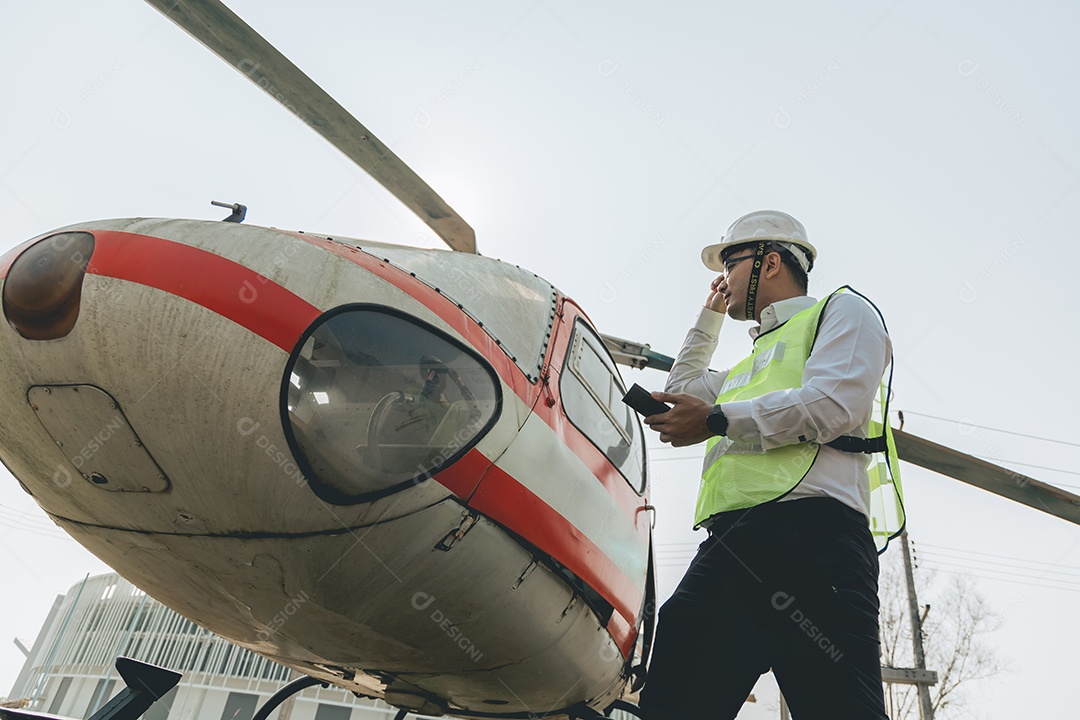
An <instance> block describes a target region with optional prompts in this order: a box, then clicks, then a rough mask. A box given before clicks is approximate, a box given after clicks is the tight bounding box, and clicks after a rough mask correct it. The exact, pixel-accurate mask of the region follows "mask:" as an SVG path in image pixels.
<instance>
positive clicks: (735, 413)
mask: <svg viewBox="0 0 1080 720" xmlns="http://www.w3.org/2000/svg"><path fill="white" fill-rule="evenodd" d="M721 407H722V408H723V410H724V417H726V418H727V421H728V425H727V437H729V438H731V439H732V440H734V441H735V442H743V443H754V444H755V445H760V444H761V431H759V430H758V426H757V423H756V422H754V417H753V406H752V405H751V403H750V401H749V400H735V401H732V402H726V403H722V404H721Z"/></svg>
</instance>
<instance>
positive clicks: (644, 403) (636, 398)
mask: <svg viewBox="0 0 1080 720" xmlns="http://www.w3.org/2000/svg"><path fill="white" fill-rule="evenodd" d="M622 401H623V402H624V403H626V404H627V405H629V406H630V407H632V408H634V410H636V411H637V412H638V413H640V414H641V416H642V417H649V416H650V415H659V414H660V413H666V412H667V411H668V410H670V409H671V406H670V405H668V404H667V403H663V402H660V401H659V400H656V399H655V398H653V396H652V395H650V394H649V391H648V390H646V389H645V388H643V387H641V386H640V385H638V384H637V383H634V384H633V385H632V386H631V387H630V389H629V390H627V391H626V394H625V395H623V399H622Z"/></svg>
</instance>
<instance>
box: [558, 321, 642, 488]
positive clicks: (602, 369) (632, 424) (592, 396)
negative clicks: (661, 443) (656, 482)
mask: <svg viewBox="0 0 1080 720" xmlns="http://www.w3.org/2000/svg"><path fill="white" fill-rule="evenodd" d="M559 392H560V393H561V395H562V399H563V407H564V408H565V410H566V416H567V417H568V418H569V419H570V422H572V423H573V424H574V426H575V427H577V428H578V429H579V430H580V431H581V432H582V433H584V434H585V436H586V437H588V438H589V440H591V441H592V443H593V445H595V446H596V447H597V448H598V449H599V450H600V451H601V452H603V453H604V455H606V456H607V458H608V460H610V461H611V462H612V464H613V465H615V467H617V468H618V469H619V472H621V473H622V475H623V477H624V478H626V481H627V482H628V483H630V485H631V487H633V488H634V489H635V490H636V491H637V492H638V493H641V492H642V491H643V490H644V487H645V442H644V439H643V437H642V433H641V423H640V422H639V421H638V419H637V416H636V415H635V414H634V412H633V411H632V410H631V409H630V408H628V407H627V406H626V405H625V404H624V403H623V402H622V396H623V395H624V394H625V392H626V391H625V389H624V387H623V383H622V379H621V378H620V377H619V374H618V372H616V370H615V364H614V363H613V362H612V360H611V357H610V356H609V355H608V353H607V350H606V349H605V348H604V344H603V341H601V340H600V338H599V337H597V335H596V334H595V333H594V332H593V331H592V329H591V328H590V327H589V326H588V325H586V324H585V323H584V322H583V321H582V320H580V319H579V320H578V321H577V322H576V323H575V325H574V334H573V337H572V338H571V339H570V350H569V352H567V354H566V361H565V366H564V367H563V372H562V373H561V378H560V380H559Z"/></svg>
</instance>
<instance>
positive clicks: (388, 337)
mask: <svg viewBox="0 0 1080 720" xmlns="http://www.w3.org/2000/svg"><path fill="white" fill-rule="evenodd" d="M282 396H283V397H284V399H285V407H284V408H282V411H283V412H282V414H283V417H284V420H285V422H284V424H285V434H286V437H287V438H288V439H289V445H290V448H291V449H292V451H293V454H294V456H295V457H296V460H297V464H298V466H299V467H300V469H301V471H302V472H303V473H304V475H305V477H306V478H307V479H308V482H309V483H310V484H311V487H312V489H313V490H315V492H316V494H318V495H319V496H320V497H322V498H323V499H324V500H327V501H329V502H334V503H337V504H354V503H357V502H364V501H368V500H372V499H375V498H377V497H382V496H384V495H387V494H390V493H392V492H396V491H398V490H401V489H404V488H406V487H408V486H410V485H411V484H412V483H413V482H415V481H417V480H418V479H424V478H427V477H430V476H431V475H432V474H434V473H436V472H438V471H439V470H441V469H442V468H443V467H446V466H448V465H449V464H451V463H452V462H454V461H455V460H457V459H458V458H459V457H461V456H462V455H463V454H464V453H465V452H466V451H467V450H468V449H469V448H470V447H472V446H473V445H474V444H476V442H477V441H478V440H479V439H480V437H481V436H483V435H484V433H486V432H487V430H488V428H490V427H491V425H492V424H493V423H494V421H495V418H496V416H497V415H498V411H499V408H500V406H501V397H500V391H499V383H498V380H497V378H496V376H495V374H494V371H493V370H492V369H491V368H490V366H489V365H488V364H487V363H486V362H484V360H483V359H482V358H481V357H480V356H478V355H476V354H475V353H474V352H473V351H471V350H469V349H468V348H466V347H465V346H464V345H462V344H461V343H459V342H457V341H456V340H454V339H453V338H451V337H449V336H447V335H446V334H444V333H443V332H442V331H440V330H438V329H436V328H434V327H432V326H430V325H427V324H426V323H422V322H420V321H418V320H416V319H415V318H411V317H408V316H406V315H403V314H399V313H397V312H394V311H391V310H389V309H387V308H382V307H377V306H347V307H345V308H338V309H337V310H334V311H331V312H330V313H328V314H327V315H324V316H323V317H321V318H319V319H318V320H316V321H315V323H314V324H313V325H312V327H311V328H309V329H308V331H307V332H306V333H305V336H304V338H303V339H302V340H301V342H300V346H299V348H298V349H297V350H296V351H294V353H293V356H292V358H291V359H290V362H289V364H288V366H287V367H286V370H285V378H284V383H283V392H282Z"/></svg>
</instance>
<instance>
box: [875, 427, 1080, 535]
mask: <svg viewBox="0 0 1080 720" xmlns="http://www.w3.org/2000/svg"><path fill="white" fill-rule="evenodd" d="M893 437H894V438H895V439H896V451H897V453H898V454H899V455H900V459H901V460H906V461H907V462H910V463H914V464H915V465H918V466H920V467H924V468H926V469H927V470H933V471H934V472H937V473H941V474H942V475H948V476H949V477H951V478H955V479H957V480H960V481H962V482H966V483H968V484H969V485H974V486H975V487H980V488H982V489H983V490H989V491H990V492H992V493H994V494H996V495H1001V496H1002V497H1006V498H1009V499H1010V500H1015V501H1016V502H1019V503H1023V504H1024V505H1027V506H1029V507H1033V508H1035V509H1036V510H1042V511H1043V512H1045V513H1049V514H1051V515H1056V516H1057V517H1059V518H1061V519H1062V520H1068V521H1069V522H1073V523H1076V524H1077V525H1080V495H1073V494H1072V493H1070V492H1066V491H1065V490H1062V489H1061V488H1057V487H1054V486H1053V485H1047V484H1046V483H1042V482H1039V481H1038V480H1034V479H1032V478H1029V477H1027V476H1026V475H1021V474H1020V473H1018V472H1016V471H1015V470H1008V469H1006V468H1003V467H1001V466H1000V465H994V464H993V463H988V462H986V461H985V460H980V459H979V458H977V457H973V456H971V455H965V454H964V453H962V452H959V451H957V450H953V449H952V448H948V447H945V446H944V445H938V444H937V443H933V442H930V441H929V440H925V439H923V438H921V437H917V436H915V435H909V434H908V433H906V432H903V431H901V430H896V429H894V430H893Z"/></svg>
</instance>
